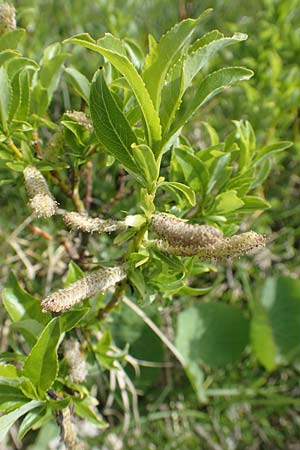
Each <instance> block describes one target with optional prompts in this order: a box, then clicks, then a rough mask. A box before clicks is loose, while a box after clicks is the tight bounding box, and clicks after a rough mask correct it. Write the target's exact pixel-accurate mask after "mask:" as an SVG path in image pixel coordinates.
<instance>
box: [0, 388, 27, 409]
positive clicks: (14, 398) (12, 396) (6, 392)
mask: <svg viewBox="0 0 300 450" xmlns="http://www.w3.org/2000/svg"><path fill="white" fill-rule="evenodd" d="M24 403H28V398H26V397H25V396H24V395H23V394H22V392H21V391H20V390H19V389H18V388H17V387H14V386H7V385H5V384H0V410H1V411H12V410H14V409H16V408H19V407H20V406H22V405H23V404H24Z"/></svg>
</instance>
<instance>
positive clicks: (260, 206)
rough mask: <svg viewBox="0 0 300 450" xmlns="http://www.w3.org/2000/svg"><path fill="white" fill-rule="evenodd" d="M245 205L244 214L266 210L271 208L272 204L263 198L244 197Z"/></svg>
mask: <svg viewBox="0 0 300 450" xmlns="http://www.w3.org/2000/svg"><path fill="white" fill-rule="evenodd" d="M243 202H244V205H243V207H242V208H241V212H243V213H245V212H246V213H248V212H249V213H251V212H254V211H258V210H264V209H269V208H271V205H270V203H268V202H267V201H266V200H264V199H263V198H261V197H256V196H255V195H245V196H244V197H243Z"/></svg>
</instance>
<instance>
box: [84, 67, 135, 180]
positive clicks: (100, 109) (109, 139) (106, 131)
mask: <svg viewBox="0 0 300 450" xmlns="http://www.w3.org/2000/svg"><path fill="white" fill-rule="evenodd" d="M90 110H91V118H92V121H93V125H94V128H95V132H96V136H97V138H98V140H99V141H100V142H101V144H103V145H104V146H105V147H106V148H107V151H108V152H109V153H111V154H112V155H113V156H114V157H115V158H116V159H117V160H118V161H119V162H120V163H121V164H123V165H124V167H125V168H126V169H127V170H129V171H130V172H133V173H137V174H138V173H139V169H138V167H137V165H136V163H135V161H134V159H133V157H132V151H131V145H132V144H133V143H135V142H137V137H136V136H135V134H134V132H133V131H132V129H131V127H130V125H129V123H128V122H127V119H126V118H125V116H124V115H123V113H122V111H121V110H120V109H119V107H118V105H117V103H116V102H115V100H114V98H113V96H112V94H111V93H110V91H109V89H108V87H107V85H106V82H105V79H104V76H103V70H101V69H99V70H98V71H97V72H96V73H95V75H94V78H93V81H92V86H91V98H90Z"/></svg>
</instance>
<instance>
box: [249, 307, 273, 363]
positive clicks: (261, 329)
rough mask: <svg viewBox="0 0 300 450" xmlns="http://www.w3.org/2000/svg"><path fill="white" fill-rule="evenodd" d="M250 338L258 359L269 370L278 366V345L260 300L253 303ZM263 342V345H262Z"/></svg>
mask: <svg viewBox="0 0 300 450" xmlns="http://www.w3.org/2000/svg"><path fill="white" fill-rule="evenodd" d="M251 310H252V320H251V324H250V340H251V346H252V349H253V351H254V353H255V355H256V357H257V359H258V360H259V361H260V362H261V364H263V366H264V367H265V368H266V369H267V370H273V369H274V368H275V367H276V353H277V350H276V345H275V342H274V337H273V332H272V327H271V323H270V320H269V318H268V315H267V312H266V311H265V309H264V308H263V306H262V304H261V302H260V301H258V300H253V301H252V303H251ZM262 343H263V345H262Z"/></svg>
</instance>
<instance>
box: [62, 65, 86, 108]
mask: <svg viewBox="0 0 300 450" xmlns="http://www.w3.org/2000/svg"><path fill="white" fill-rule="evenodd" d="M65 73H66V75H67V80H68V81H69V82H70V84H71V86H72V87H73V89H74V91H75V92H76V94H78V95H80V97H82V98H83V99H84V101H85V102H86V103H88V102H89V98H90V82H89V80H88V79H87V78H86V77H85V76H84V75H83V74H82V73H81V72H79V71H78V70H77V69H74V68H73V67H67V68H65Z"/></svg>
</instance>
